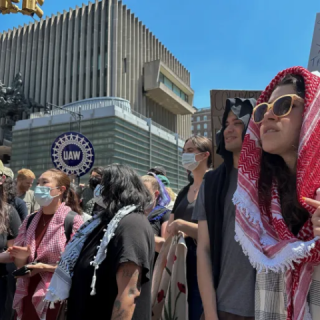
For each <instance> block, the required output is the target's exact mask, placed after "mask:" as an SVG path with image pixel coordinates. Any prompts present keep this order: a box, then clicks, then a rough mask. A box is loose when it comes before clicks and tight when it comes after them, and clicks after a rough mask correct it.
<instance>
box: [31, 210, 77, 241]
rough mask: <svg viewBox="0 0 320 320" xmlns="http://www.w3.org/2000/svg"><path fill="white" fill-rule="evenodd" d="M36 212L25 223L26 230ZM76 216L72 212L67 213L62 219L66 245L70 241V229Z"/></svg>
mask: <svg viewBox="0 0 320 320" xmlns="http://www.w3.org/2000/svg"><path fill="white" fill-rule="evenodd" d="M37 213H38V212H35V213H34V214H32V215H30V217H29V218H28V221H27V230H28V228H29V226H30V223H31V222H32V220H33V219H34V217H35V216H36V214H37ZM76 215H77V213H76V212H74V211H69V212H68V214H67V215H66V217H65V219H64V234H65V235H66V238H67V243H68V242H69V241H70V238H71V235H72V228H73V220H74V217H75V216H76Z"/></svg>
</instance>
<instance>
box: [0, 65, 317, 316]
mask: <svg viewBox="0 0 320 320" xmlns="http://www.w3.org/2000/svg"><path fill="white" fill-rule="evenodd" d="M221 124H222V127H221V130H220V131H219V132H218V133H217V136H216V144H217V153H218V154H219V155H221V156H222V158H223V163H222V164H221V165H220V166H219V167H217V168H213V156H214V155H213V149H212V141H211V139H208V138H206V137H202V136H193V137H190V138H189V139H187V140H186V141H185V144H184V148H183V154H182V159H181V162H182V165H183V167H184V168H185V170H186V176H188V179H189V183H188V185H187V186H185V187H184V188H183V189H182V190H180V191H179V192H178V194H176V193H175V192H174V190H172V189H171V184H170V180H169V179H168V177H167V172H166V169H165V168H164V167H161V166H157V167H154V168H150V170H149V171H148V172H145V175H142V176H139V175H138V174H137V172H136V171H134V170H133V169H132V168H130V167H128V166H126V165H122V164H111V165H108V166H106V167H96V168H93V169H92V171H91V172H90V178H89V181H88V184H87V185H76V184H73V183H71V181H70V178H69V177H68V176H67V175H66V174H64V173H63V172H61V171H59V170H56V169H48V170H47V171H45V172H43V173H42V174H41V175H40V176H39V177H35V175H34V174H33V172H32V171H31V170H29V169H21V170H20V171H18V173H17V176H16V177H14V173H13V172H12V171H11V169H10V168H7V167H5V166H3V164H2V163H1V162H0V320H15V319H16V320H62V319H67V320H87V319H111V320H116V319H118V320H119V319H124V320H129V319H134V320H150V319H152V320H160V319H161V320H200V319H205V320H218V319H219V320H245V319H247V320H251V319H257V320H283V319H287V320H304V319H308V320H309V319H313V320H316V319H320V242H319V237H320V162H319V160H318V159H319V152H320V151H319V150H320V78H319V77H318V76H317V75H315V74H312V73H310V72H309V71H307V70H306V69H304V68H302V67H293V68H289V69H286V70H284V71H281V72H280V73H278V74H277V75H276V77H275V78H274V79H273V80H272V81H271V82H270V84H269V85H268V86H267V87H266V89H265V90H264V91H263V92H262V94H261V96H260V98H259V99H258V101H255V100H254V99H241V98H237V97H234V98H229V99H227V101H226V105H225V111H224V114H223V117H222V123H221ZM35 180H36V183H35ZM35 184H36V185H35ZM32 187H34V191H32V190H31V188H32ZM177 191H178V190H177Z"/></svg>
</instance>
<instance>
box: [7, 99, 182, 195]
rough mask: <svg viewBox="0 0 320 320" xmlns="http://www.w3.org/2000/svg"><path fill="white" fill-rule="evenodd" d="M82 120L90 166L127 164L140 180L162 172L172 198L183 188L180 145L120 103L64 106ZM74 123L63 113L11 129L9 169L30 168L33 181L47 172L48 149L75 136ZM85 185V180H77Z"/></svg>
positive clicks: (108, 101)
mask: <svg viewBox="0 0 320 320" xmlns="http://www.w3.org/2000/svg"><path fill="white" fill-rule="evenodd" d="M79 107H81V112H82V114H83V117H82V121H81V133H82V134H84V135H85V136H86V137H87V138H88V139H89V140H90V141H91V143H92V145H93V148H94V151H95V162H94V166H106V165H108V164H111V163H121V164H127V165H129V166H131V167H132V168H134V169H135V170H136V171H137V172H138V173H139V174H140V175H145V174H147V172H148V170H149V169H150V168H152V167H154V166H163V167H164V168H165V169H166V171H167V177H168V179H169V180H170V183H171V187H172V188H173V189H174V190H175V191H176V192H177V191H179V190H180V189H181V188H182V187H183V186H185V185H186V183H187V172H186V170H185V169H184V168H183V167H182V165H181V154H182V148H183V146H184V140H181V139H180V138H179V136H178V135H177V134H175V133H173V132H170V131H169V130H166V129H164V128H163V127H162V126H161V125H159V124H157V123H155V122H154V121H152V120H151V119H148V118H146V117H144V116H143V115H141V114H139V113H137V112H136V111H133V110H131V107H130V103H129V101H127V100H124V99H120V98H92V99H86V100H82V101H77V102H74V103H70V104H68V105H65V106H64V109H66V110H68V111H73V112H78V110H79ZM78 125H79V124H78V122H77V121H75V119H74V118H72V116H71V115H70V114H69V113H67V111H64V110H52V111H51V112H49V114H48V113H44V112H37V113H33V114H31V116H30V119H25V120H20V121H18V122H16V125H15V126H14V128H13V143H12V156H11V164H10V166H11V169H12V170H13V171H14V172H17V171H18V170H19V169H21V168H30V169H31V170H32V171H33V172H34V173H35V175H36V176H37V177H39V176H40V175H41V173H43V172H44V171H45V170H47V169H49V168H52V167H53V163H52V160H51V146H52V144H53V142H54V141H55V139H56V138H57V137H58V136H59V135H60V134H61V133H63V132H68V131H76V132H79V127H78ZM81 180H82V182H87V180H88V175H86V176H83V177H82V178H81Z"/></svg>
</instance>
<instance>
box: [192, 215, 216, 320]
mask: <svg viewBox="0 0 320 320" xmlns="http://www.w3.org/2000/svg"><path fill="white" fill-rule="evenodd" d="M197 275H198V284H199V290H200V295H201V299H202V303H203V309H204V315H205V319H206V320H218V314H217V303H216V292H215V289H214V283H213V278H212V263H211V256H210V240H209V232H208V224H207V221H206V220H201V221H199V228H198V246H197Z"/></svg>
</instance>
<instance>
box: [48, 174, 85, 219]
mask: <svg viewBox="0 0 320 320" xmlns="http://www.w3.org/2000/svg"><path fill="white" fill-rule="evenodd" d="M46 172H51V173H52V175H53V178H54V179H55V180H56V181H57V186H58V187H62V186H64V187H66V191H65V192H64V193H63V195H62V201H64V202H65V203H66V205H67V206H69V207H70V208H71V210H72V211H74V212H77V213H78V214H82V210H81V207H80V201H79V199H78V196H77V194H76V193H75V191H74V190H72V188H71V181H70V178H69V177H68V176H67V175H66V174H65V173H64V172H62V171H60V170H57V169H49V170H47V171H46Z"/></svg>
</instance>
